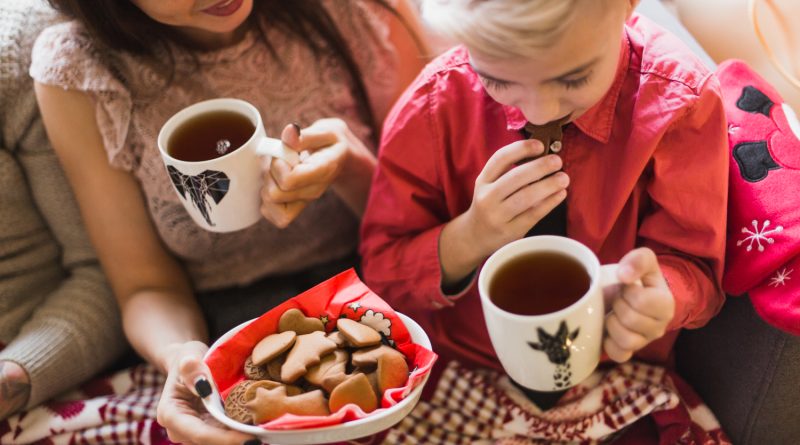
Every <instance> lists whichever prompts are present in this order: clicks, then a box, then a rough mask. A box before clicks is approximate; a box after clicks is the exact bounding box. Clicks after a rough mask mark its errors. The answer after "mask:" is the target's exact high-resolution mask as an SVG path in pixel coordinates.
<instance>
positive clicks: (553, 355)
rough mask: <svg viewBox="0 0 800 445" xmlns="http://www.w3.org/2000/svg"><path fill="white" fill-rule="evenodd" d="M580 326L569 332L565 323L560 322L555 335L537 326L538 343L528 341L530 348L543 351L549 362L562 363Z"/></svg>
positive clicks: (566, 358) (567, 357)
mask: <svg viewBox="0 0 800 445" xmlns="http://www.w3.org/2000/svg"><path fill="white" fill-rule="evenodd" d="M580 330H581V329H580V328H578V329H575V330H574V331H572V332H569V329H567V324H566V323H565V322H563V321H562V322H561V325H560V326H559V327H558V332H556V334H555V335H550V334H548V333H547V332H546V331H545V330H544V329H542V328H537V329H536V331H537V332H538V333H539V343H531V342H528V345H530V347H531V348H533V349H535V350H537V351H544V352H545V353H546V354H547V358H548V359H549V360H550V362H552V363H554V364H556V365H563V364H564V363H566V362H567V360H569V347H570V345H571V344H572V341H573V340H575V338H576V337H577V336H578V333H579V332H580Z"/></svg>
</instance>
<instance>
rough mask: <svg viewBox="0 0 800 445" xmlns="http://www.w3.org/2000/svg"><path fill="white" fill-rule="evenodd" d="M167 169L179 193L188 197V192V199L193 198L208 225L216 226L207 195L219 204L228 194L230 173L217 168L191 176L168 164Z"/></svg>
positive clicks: (185, 197)
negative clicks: (227, 173)
mask: <svg viewBox="0 0 800 445" xmlns="http://www.w3.org/2000/svg"><path fill="white" fill-rule="evenodd" d="M167 171H168V172H169V178H170V179H171V180H172V185H174V186H175V190H177V191H178V194H179V195H181V196H182V197H183V198H184V199H187V196H186V195H187V193H188V195H189V196H188V199H191V200H192V202H193V203H194V206H195V207H196V208H197V210H199V211H200V213H201V214H202V215H203V218H204V219H205V220H206V222H207V223H208V225H210V226H214V225H215V224H214V222H213V221H211V216H210V214H209V212H210V211H211V204H210V203H209V202H208V201H207V200H206V195H208V196H210V197H211V199H212V200H213V201H214V203H215V204H219V202H220V201H222V198H224V197H225V195H227V194H228V189H229V188H230V185H231V180H230V179H229V178H228V175H226V174H225V173H223V172H220V171H216V170H204V171H203V172H202V173H200V174H197V175H194V176H189V175H185V174H183V173H181V172H180V171H179V170H178V169H177V168H175V167H173V166H171V165H168V166H167Z"/></svg>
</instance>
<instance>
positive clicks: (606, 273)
mask: <svg viewBox="0 0 800 445" xmlns="http://www.w3.org/2000/svg"><path fill="white" fill-rule="evenodd" d="M617 270H619V264H618V263H614V264H604V265H602V266H600V287H601V288H604V287H606V286H612V285H615V284H620V282H619V278H617ZM634 284H638V285H639V286H642V280H636V281H635V282H634Z"/></svg>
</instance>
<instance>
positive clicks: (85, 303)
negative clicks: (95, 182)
mask: <svg viewBox="0 0 800 445" xmlns="http://www.w3.org/2000/svg"><path fill="white" fill-rule="evenodd" d="M54 19H55V15H54V13H53V12H52V11H50V10H49V9H48V7H47V6H45V4H44V2H43V0H2V1H0V345H2V344H5V345H6V347H5V349H3V350H2V351H0V360H11V361H14V362H16V363H18V364H20V365H22V366H23V367H24V368H25V369H26V371H27V372H28V375H29V376H30V378H31V383H32V385H31V397H30V400H29V403H28V407H30V406H33V405H36V404H39V403H40V402H42V401H44V400H46V399H48V398H50V397H53V396H55V395H57V394H58V393H60V392H62V391H64V390H66V389H68V388H70V387H73V386H75V385H77V384H79V383H81V382H82V381H84V380H86V379H88V378H89V377H91V376H92V375H94V374H95V373H96V372H98V371H99V370H101V369H102V368H103V367H105V366H107V365H108V364H109V363H110V362H111V361H112V360H114V359H115V358H116V357H118V356H119V354H120V353H121V352H122V351H123V349H124V347H125V342H124V337H123V334H122V331H121V327H120V326H121V324H120V318H119V313H118V312H119V311H118V309H117V306H116V303H115V302H114V300H113V298H112V295H111V292H110V290H109V288H108V285H107V283H106V281H105V277H104V276H103V273H102V272H101V270H100V267H99V265H98V262H97V259H96V257H95V253H94V251H93V250H92V248H91V246H90V244H89V241H88V238H87V236H86V234H85V232H84V230H83V228H82V226H81V221H80V215H79V213H78V209H77V205H76V203H75V200H74V198H73V197H72V195H71V191H70V188H69V185H68V183H67V181H66V178H65V177H64V174H63V172H62V171H61V169H60V166H59V164H58V159H57V158H56V156H55V154H54V153H53V151H52V149H51V148H50V145H49V143H48V141H47V137H46V134H45V131H44V127H43V125H42V121H41V118H40V117H39V114H38V110H37V107H36V98H35V96H34V92H33V84H32V80H31V78H30V77H29V75H28V67H29V65H30V53H31V47H32V45H33V42H34V40H35V38H36V36H37V35H38V33H39V31H41V29H43V28H44V27H45V26H47V25H48V24H51V23H53V21H54Z"/></svg>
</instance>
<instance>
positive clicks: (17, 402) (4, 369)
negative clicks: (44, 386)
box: [0, 360, 31, 420]
mask: <svg viewBox="0 0 800 445" xmlns="http://www.w3.org/2000/svg"><path fill="white" fill-rule="evenodd" d="M30 395H31V381H30V379H29V378H28V373H27V372H25V369H23V368H22V366H20V365H18V364H16V363H14V362H10V361H7V360H2V361H0V420H3V419H5V418H6V417H8V416H10V415H12V414H14V413H16V412H17V411H19V410H21V409H22V408H24V407H25V405H26V404H27V403H28V397H30Z"/></svg>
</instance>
